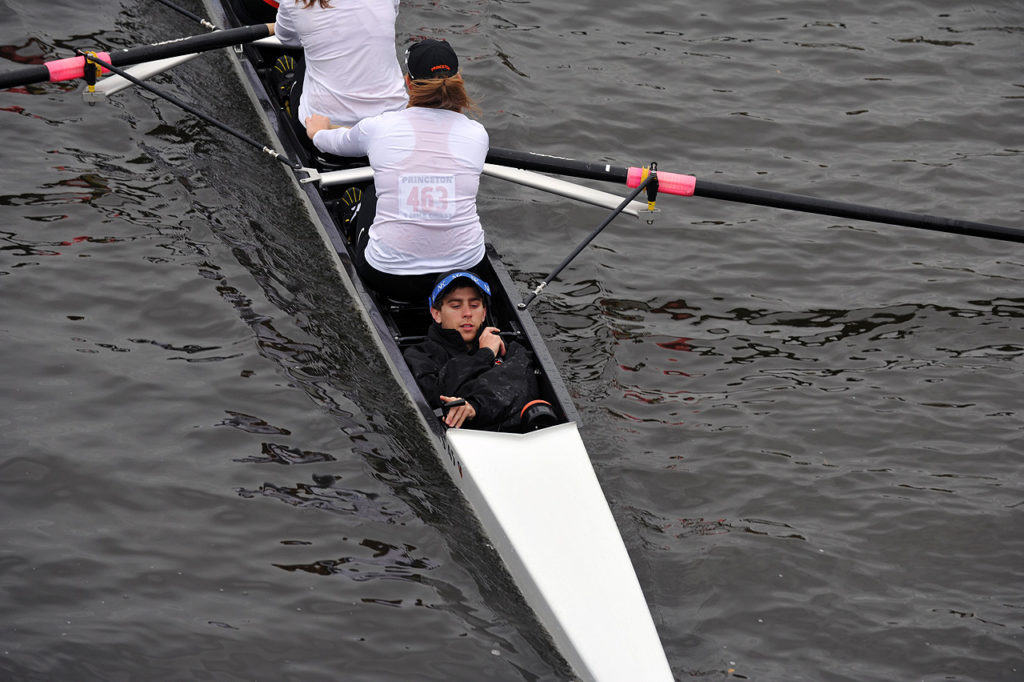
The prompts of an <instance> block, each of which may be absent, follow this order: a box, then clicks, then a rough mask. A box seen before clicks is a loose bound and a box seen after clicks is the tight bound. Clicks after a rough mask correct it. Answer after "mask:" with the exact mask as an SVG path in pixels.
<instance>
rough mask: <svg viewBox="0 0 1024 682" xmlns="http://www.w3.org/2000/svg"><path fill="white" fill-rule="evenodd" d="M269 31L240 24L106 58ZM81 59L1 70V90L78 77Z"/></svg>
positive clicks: (225, 42)
mask: <svg viewBox="0 0 1024 682" xmlns="http://www.w3.org/2000/svg"><path fill="white" fill-rule="evenodd" d="M269 35H270V28H269V27H268V26H267V25H266V24H255V25H253V26H241V27H239V28H232V29H228V30H226V31H213V32H212V33H204V34H203V35H198V36H191V37H189V38H182V39H180V40H173V41H170V42H167V43H159V44H156V45H142V46H139V47H130V48H127V49H124V50H117V51H116V52H111V53H109V54H107V59H106V60H105V61H106V62H108V63H110V64H113V65H114V66H131V65H133V64H141V63H143V62H150V61H153V60H156V59H167V58H168V57H180V56H181V55H185V54H192V53H193V52H205V51H207V50H215V49H217V48H221V47H229V46H231V45H241V44H242V43H249V42H252V41H254V40H259V39H260V38H266V37H267V36H269ZM81 59H82V58H81V57H72V58H69V59H59V60H55V61H54V62H51V63H50V64H49V65H47V64H38V65H36V66H28V67H25V68H22V69H18V70H16V71H10V72H8V73H4V74H0V90H2V89H4V88H13V87H16V86H19V85H28V84H30V83H39V82H42V81H49V80H65V79H68V78H79V77H81V76H82V72H81V69H79V68H78V65H79V64H81Z"/></svg>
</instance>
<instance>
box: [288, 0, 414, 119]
mask: <svg viewBox="0 0 1024 682" xmlns="http://www.w3.org/2000/svg"><path fill="white" fill-rule="evenodd" d="M398 2H399V0H281V3H280V6H279V7H278V8H277V20H276V21H275V23H274V29H273V30H274V35H276V36H277V37H278V38H279V39H280V41H281V42H282V43H283V44H285V45H293V46H299V45H301V46H302V48H303V53H304V62H305V63H304V74H303V77H302V95H301V97H300V98H299V110H298V120H299V121H305V120H306V117H307V116H309V115H310V114H312V113H314V112H315V113H318V114H323V115H325V116H327V117H328V118H329V119H330V120H331V123H333V124H334V125H339V126H352V125H355V124H356V123H357V122H359V121H360V120H362V119H364V118H367V117H370V116H376V115H377V114H380V113H383V112H385V111H397V110H400V109H404V108H405V105H406V103H407V102H408V97H407V96H406V92H405V87H404V83H403V82H402V67H401V66H400V65H399V63H398V57H397V55H396V54H395V21H396V19H397V17H398Z"/></svg>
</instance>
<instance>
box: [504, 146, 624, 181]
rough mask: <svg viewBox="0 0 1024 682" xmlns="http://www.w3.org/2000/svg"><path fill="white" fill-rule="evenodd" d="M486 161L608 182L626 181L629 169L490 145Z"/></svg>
mask: <svg viewBox="0 0 1024 682" xmlns="http://www.w3.org/2000/svg"><path fill="white" fill-rule="evenodd" d="M487 162H488V163H493V164H496V165H499V166H511V167H512V168H522V169H523V170H529V171H537V172H540V173H558V174H560V175H568V176H570V177H574V178H588V179H590V180H607V181H609V182H622V183H625V182H626V176H627V175H628V173H629V169H628V168H625V167H623V166H612V165H610V164H606V163H590V162H589V161H576V160H574V159H564V158H562V157H560V156H547V155H546V154H535V153H534V152H520V151H516V150H514V149H502V148H500V147H491V148H490V149H489V150H488V152H487Z"/></svg>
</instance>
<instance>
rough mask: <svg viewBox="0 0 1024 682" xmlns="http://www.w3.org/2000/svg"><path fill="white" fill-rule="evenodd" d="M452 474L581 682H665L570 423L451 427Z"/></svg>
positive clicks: (649, 627)
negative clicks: (511, 428)
mask: <svg viewBox="0 0 1024 682" xmlns="http://www.w3.org/2000/svg"><path fill="white" fill-rule="evenodd" d="M447 439H448V442H449V444H450V445H451V447H452V450H453V454H454V457H455V461H454V462H452V463H453V464H454V466H455V469H454V471H453V477H454V478H455V479H456V482H457V483H458V484H459V486H460V487H461V488H462V491H463V494H464V495H465V496H466V498H467V499H468V500H469V502H470V504H471V505H472V507H473V509H474V511H475V512H476V514H477V516H478V517H479V519H480V521H481V524H482V525H483V526H484V530H485V531H486V533H487V536H488V537H489V538H490V539H491V542H492V543H493V544H494V547H495V549H496V550H497V551H498V554H499V555H500V556H501V558H502V560H503V561H504V562H505V565H506V566H507V567H508V570H509V572H510V573H511V574H512V577H513V578H514V579H515V581H516V584H517V585H518V586H519V588H520V590H521V591H522V593H523V596H524V597H525V599H526V601H527V603H528V604H529V605H530V607H531V608H532V609H533V610H534V611H535V612H536V614H537V616H538V618H539V619H540V621H541V623H542V624H543V625H544V626H545V627H546V628H547V630H548V632H549V634H550V635H551V638H552V639H553V640H554V641H555V644H556V645H557V646H558V649H559V651H560V652H561V653H562V655H563V656H564V657H565V659H566V660H567V661H568V663H569V664H570V665H571V666H572V668H573V670H574V671H575V672H576V674H577V675H579V677H580V678H581V679H584V680H597V681H600V682H623V681H628V682H646V681H654V680H658V681H661V680H672V679H673V677H672V672H671V670H670V669H669V665H668V661H667V660H666V658H665V652H664V649H663V648H662V645H661V640H660V639H659V638H658V633H657V630H656V629H655V627H654V622H653V620H652V618H651V614H650V611H649V610H648V607H647V602H646V600H645V599H644V595H643V592H642V591H641V589H640V584H639V582H638V581H637V578H636V573H634V571H633V565H632V564H631V563H630V560H629V555H628V554H627V553H626V547H625V545H624V544H623V542H622V537H621V536H620V535H619V530H618V527H617V526H616V524H615V520H614V518H613V517H612V514H611V510H610V509H609V507H608V502H607V501H606V500H605V497H604V493H603V492H602V491H601V487H600V485H599V483H598V481H597V476H596V475H595V474H594V468H593V466H592V464H591V462H590V458H589V457H588V456H587V451H586V448H585V447H584V445H583V441H582V439H581V438H580V434H579V431H578V430H577V428H576V424H574V423H567V424H559V425H557V426H552V427H550V428H547V429H542V430H540V431H534V432H532V433H528V434H522V435H521V434H510V433H491V432H487V431H471V430H465V429H452V430H449V431H448V433H447Z"/></svg>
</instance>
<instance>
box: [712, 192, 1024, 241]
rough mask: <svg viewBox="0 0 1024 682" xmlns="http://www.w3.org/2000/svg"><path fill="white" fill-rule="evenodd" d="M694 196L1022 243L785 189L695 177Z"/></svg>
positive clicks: (1010, 236)
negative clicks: (767, 188)
mask: <svg viewBox="0 0 1024 682" xmlns="http://www.w3.org/2000/svg"><path fill="white" fill-rule="evenodd" d="M693 195H694V196H697V197H707V198H709V199H721V200H724V201H738V202H742V203H745V204H753V205H755V206H769V207H771V208H782V209H788V210H791V211H803V212H804V213H817V214H819V215H828V216H835V217H837V218H850V219H853V220H866V221H869V222H875V223H885V224H887V225H902V226H904V227H917V228H922V229H926V230H934V231H936V232H949V233H952V234H962V235H968V236H971V237H988V238H990V239H1002V240H1004V241H1012V242H1024V230H1020V229H1017V228H1013V227H1004V226H1002V225H990V224H987V223H978V222H973V221H970V220H959V219H957V218H943V217H941V216H933V215H926V214H923V213H910V212H907V211H893V210H890V209H887V208H876V207H874V206H865V205H862V204H851V203H846V202H842V201H832V200H830V199H818V198H816V197H809V196H803V195H800V194H786V193H784V192H773V191H770V190H763V189H753V188H751V187H740V186H737V185H727V184H724V183H719V182H708V181H706V180H700V179H698V180H697V182H696V185H695V186H694V190H693Z"/></svg>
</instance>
